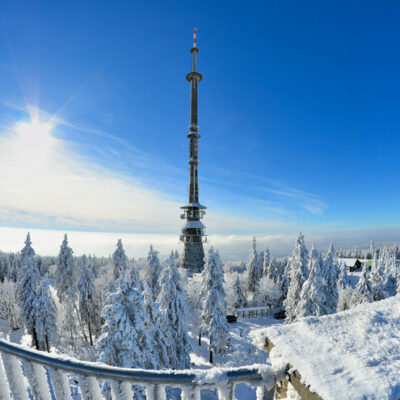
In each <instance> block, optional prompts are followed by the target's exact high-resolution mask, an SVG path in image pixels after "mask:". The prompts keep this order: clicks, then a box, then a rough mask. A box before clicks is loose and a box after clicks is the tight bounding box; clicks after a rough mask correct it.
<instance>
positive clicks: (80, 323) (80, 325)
mask: <svg viewBox="0 0 400 400" xmlns="http://www.w3.org/2000/svg"><path fill="white" fill-rule="evenodd" d="M74 309H75V312H76V315H77V316H78V321H79V327H80V328H81V331H82V335H83V337H84V339H85V342H88V338H87V336H86V333H85V329H84V326H83V322H82V320H81V317H80V315H79V311H78V308H77V307H76V304H74Z"/></svg>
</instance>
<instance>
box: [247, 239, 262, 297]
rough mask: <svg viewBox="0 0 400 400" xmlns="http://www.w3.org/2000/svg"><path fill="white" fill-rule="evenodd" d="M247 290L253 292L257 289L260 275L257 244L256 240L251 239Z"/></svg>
mask: <svg viewBox="0 0 400 400" xmlns="http://www.w3.org/2000/svg"><path fill="white" fill-rule="evenodd" d="M246 267H247V271H248V275H247V290H248V291H249V292H254V291H255V290H256V288H257V282H258V280H259V279H260V277H261V275H262V271H261V270H260V262H259V257H258V254H257V242H256V238H253V243H252V246H251V251H250V256H249V261H248V262H247V266H246Z"/></svg>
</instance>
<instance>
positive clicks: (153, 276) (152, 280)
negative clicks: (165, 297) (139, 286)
mask: <svg viewBox="0 0 400 400" xmlns="http://www.w3.org/2000/svg"><path fill="white" fill-rule="evenodd" d="M174 258H175V253H174ZM175 260H176V259H175ZM160 275H161V264H160V260H159V259H158V251H155V250H154V249H153V246H150V251H149V253H148V254H147V260H146V267H145V271H144V280H145V282H146V283H147V284H148V285H149V287H150V289H151V291H152V293H153V300H154V301H155V300H156V299H157V296H158V294H159V293H160Z"/></svg>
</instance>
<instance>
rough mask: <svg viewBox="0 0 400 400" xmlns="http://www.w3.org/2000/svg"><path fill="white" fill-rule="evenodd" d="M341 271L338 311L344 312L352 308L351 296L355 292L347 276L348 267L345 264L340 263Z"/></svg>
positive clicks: (338, 283)
mask: <svg viewBox="0 0 400 400" xmlns="http://www.w3.org/2000/svg"><path fill="white" fill-rule="evenodd" d="M339 271H340V272H339V279H338V281H337V291H338V303H337V306H336V311H344V310H347V309H349V308H350V307H351V295H352V293H353V290H352V288H351V286H350V282H349V277H348V275H347V265H346V264H345V263H344V262H341V263H339Z"/></svg>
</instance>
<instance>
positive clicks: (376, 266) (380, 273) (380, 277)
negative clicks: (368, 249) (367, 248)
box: [371, 253, 385, 301]
mask: <svg viewBox="0 0 400 400" xmlns="http://www.w3.org/2000/svg"><path fill="white" fill-rule="evenodd" d="M371 286H372V291H373V296H374V301H378V300H382V299H384V298H385V273H384V266H383V263H382V260H380V259H378V258H377V256H376V253H375V256H374V260H373V262H372V268H371Z"/></svg>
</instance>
